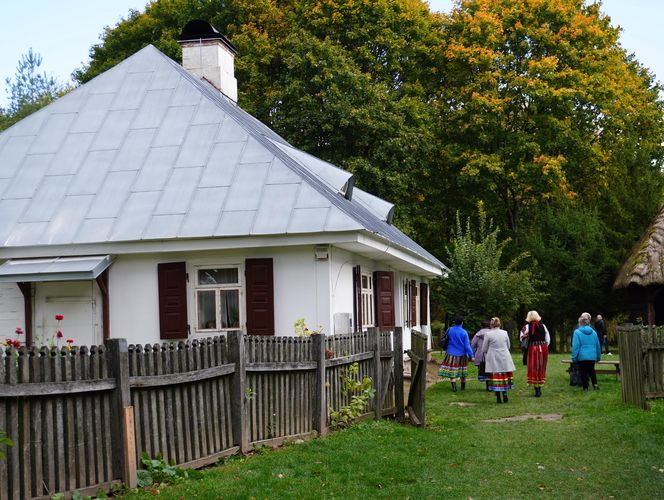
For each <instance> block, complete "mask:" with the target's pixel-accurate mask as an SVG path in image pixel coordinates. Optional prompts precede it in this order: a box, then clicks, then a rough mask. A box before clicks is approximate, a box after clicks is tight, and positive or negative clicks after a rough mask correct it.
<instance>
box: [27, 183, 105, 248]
mask: <svg viewBox="0 0 664 500" xmlns="http://www.w3.org/2000/svg"><path fill="white" fill-rule="evenodd" d="M92 199H93V196H91V195H85V196H65V197H64V199H63V200H62V202H61V203H60V204H59V206H58V208H57V210H56V212H55V214H54V215H53V217H51V220H50V222H49V223H48V226H46V230H45V231H44V232H43V233H42V236H41V238H40V240H39V243H40V244H41V245H58V244H66V243H70V242H71V241H72V240H73V239H74V236H75V235H76V232H77V230H78V228H79V226H80V225H81V222H83V218H84V216H85V214H86V212H87V210H88V207H89V206H90V203H91V202H92Z"/></svg>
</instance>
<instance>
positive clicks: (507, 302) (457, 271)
mask: <svg viewBox="0 0 664 500" xmlns="http://www.w3.org/2000/svg"><path fill="white" fill-rule="evenodd" d="M509 241H510V240H509V238H508V239H502V240H501V239H500V230H499V228H496V227H493V224H492V222H491V221H488V222H487V219H486V215H485V214H484V213H483V211H482V209H481V208H480V213H479V223H478V228H477V230H474V229H473V227H472V224H471V221H470V218H468V219H467V220H466V224H465V226H464V225H462V223H461V219H460V216H459V214H458V213H457V220H456V231H455V233H454V237H453V238H452V243H451V244H450V247H449V248H448V250H447V255H448V256H447V263H448V266H449V268H450V272H449V274H448V276H447V277H445V278H444V279H441V280H439V281H438V282H437V283H436V285H435V290H436V293H437V294H438V296H439V298H440V300H441V303H442V304H443V306H444V307H445V309H446V310H447V311H449V312H451V313H455V314H456V313H461V314H463V316H464V317H465V323H464V324H465V325H467V326H468V327H469V328H470V329H473V328H476V327H479V325H480V323H481V321H482V320H483V319H485V318H489V317H492V316H499V317H500V318H501V319H502V320H503V321H506V320H509V319H511V318H513V317H514V315H515V314H516V312H517V310H518V309H519V307H520V306H521V305H522V304H532V303H535V302H536V301H538V300H541V298H542V297H543V295H544V294H543V293H542V292H541V287H540V286H539V281H538V280H537V279H536V277H535V275H534V273H533V272H532V271H531V270H528V269H522V268H521V267H523V264H524V263H525V261H526V259H527V258H528V255H527V254H521V255H519V256H517V257H514V258H512V259H509V261H508V262H503V261H504V260H505V259H504V258H503V252H504V250H505V246H506V245H507V244H508V243H509Z"/></svg>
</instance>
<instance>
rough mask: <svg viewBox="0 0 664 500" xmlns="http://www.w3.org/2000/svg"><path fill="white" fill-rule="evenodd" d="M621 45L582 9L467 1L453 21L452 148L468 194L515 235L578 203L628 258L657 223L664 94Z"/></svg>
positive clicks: (559, 2)
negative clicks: (548, 208) (546, 211)
mask: <svg viewBox="0 0 664 500" xmlns="http://www.w3.org/2000/svg"><path fill="white" fill-rule="evenodd" d="M618 35H619V30H618V29H617V28H615V27H613V26H611V23H610V19H609V18H608V17H607V16H605V15H603V14H602V13H601V11H600V5H599V4H597V3H591V4H588V3H587V2H585V1H584V0H462V1H460V2H459V3H458V4H457V5H456V7H455V8H454V9H453V11H452V13H451V14H450V16H449V18H448V20H447V22H446V25H445V38H446V49H445V64H446V67H447V71H445V75H447V77H448V80H447V81H446V82H445V84H444V86H443V87H442V88H441V93H442V99H440V100H439V101H438V102H439V104H440V110H441V116H440V118H441V129H440V130H441V132H442V134H443V142H445V143H446V144H448V146H447V148H448V149H449V150H450V151H452V152H453V154H452V155H450V156H451V157H452V158H453V161H454V163H455V169H456V171H457V172H458V176H459V182H460V184H461V186H462V189H463V190H464V191H465V192H469V193H472V192H474V193H478V195H479V196H481V197H482V199H484V200H485V201H486V203H487V210H488V211H489V213H490V214H492V215H494V216H496V217H500V219H499V220H503V221H504V224H505V226H506V227H507V228H509V229H510V230H511V231H513V232H514V234H517V235H518V232H519V230H520V229H521V228H522V225H523V224H524V221H527V220H529V219H530V213H529V212H530V209H531V208H533V207H535V208H536V207H538V206H540V205H542V204H546V203H550V202H552V201H554V200H569V201H574V200H578V201H580V202H582V203H584V204H586V205H588V206H591V207H598V206H601V208H602V212H601V213H602V217H603V220H604V221H605V222H608V221H610V222H611V225H612V226H613V227H615V228H617V229H618V232H617V233H616V234H614V235H611V236H615V239H614V241H613V242H612V243H613V244H614V245H618V246H620V247H624V246H625V245H627V246H629V244H628V243H627V240H630V241H631V240H632V237H633V236H634V232H637V233H638V232H639V231H640V230H641V229H642V228H643V227H644V225H645V224H647V221H648V220H649V219H650V217H651V216H652V215H653V214H654V213H655V212H656V210H657V207H658V204H659V202H660V197H661V192H662V186H663V179H662V175H661V171H660V170H661V167H662V140H661V138H662V136H663V135H664V134H663V132H664V120H663V117H664V114H663V113H662V110H663V108H662V101H661V99H660V97H659V90H660V89H659V87H658V86H657V85H656V84H655V82H654V80H653V78H652V75H650V74H649V73H648V71H647V70H646V69H645V68H643V67H642V66H641V65H640V64H639V63H638V62H637V61H636V60H635V59H634V57H633V56H630V55H628V54H627V53H626V52H625V50H624V49H623V48H622V47H621V46H620V45H619V43H618ZM637 189H638V190H639V191H638V192H640V193H643V196H638V197H634V196H633V193H634V192H637V191H636V190H637ZM635 198H636V199H635ZM625 234H628V235H629V236H628V237H627V238H625V239H623V238H622V235H625Z"/></svg>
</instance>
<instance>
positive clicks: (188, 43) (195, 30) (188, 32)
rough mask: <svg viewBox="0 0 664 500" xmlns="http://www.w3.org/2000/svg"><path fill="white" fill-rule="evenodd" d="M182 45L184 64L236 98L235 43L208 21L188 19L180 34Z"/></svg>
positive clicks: (192, 72)
mask: <svg viewBox="0 0 664 500" xmlns="http://www.w3.org/2000/svg"><path fill="white" fill-rule="evenodd" d="M178 43H179V44H180V45H181V46H182V66H183V67H184V69H186V70H187V71H189V72H190V73H191V74H193V75H194V76H197V77H198V78H204V79H205V80H207V81H208V82H210V83H211V84H212V85H214V86H215V87H216V88H217V89H218V90H219V91H221V93H222V94H224V95H225V96H226V97H228V98H229V99H232V100H233V102H237V80H236V79H235V70H234V66H235V54H236V53H237V50H236V49H235V47H233V44H232V43H231V42H229V41H228V40H226V38H225V37H224V36H223V35H222V34H221V33H219V32H218V31H217V30H216V29H215V28H214V26H212V25H211V24H210V23H208V22H206V21H202V20H200V19H196V20H195V21H189V22H188V23H187V24H186V25H185V27H184V28H182V33H180V36H179V38H178Z"/></svg>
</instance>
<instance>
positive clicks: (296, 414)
mask: <svg viewBox="0 0 664 500" xmlns="http://www.w3.org/2000/svg"><path fill="white" fill-rule="evenodd" d="M401 336H402V330H401V328H396V329H395V331H394V332H379V331H378V330H377V329H370V331H369V332H365V333H356V334H351V335H341V336H331V337H326V336H324V335H313V336H311V337H306V338H299V337H255V336H244V335H242V333H241V332H231V333H229V334H228V335H227V336H222V337H215V338H209V339H204V340H194V341H191V342H179V343H165V344H155V345H144V346H141V345H127V343H126V341H125V340H124V339H111V340H109V341H107V342H106V344H105V345H104V346H96V347H94V346H93V347H91V348H90V349H88V348H87V347H81V348H80V349H79V348H73V349H71V350H69V349H66V348H62V349H51V350H49V349H47V348H41V349H35V348H30V349H27V348H25V347H21V348H20V349H19V350H18V351H15V350H10V349H7V350H5V351H0V431H1V430H6V432H7V437H9V438H10V439H11V440H12V441H13V442H14V446H12V447H8V448H6V449H2V450H0V451H4V452H5V453H6V454H7V457H6V459H5V460H0V500H6V499H7V500H8V499H23V498H49V497H50V496H51V495H53V494H55V493H58V492H64V493H66V494H67V495H70V494H71V493H72V492H73V491H79V492H80V493H81V494H83V495H90V494H95V493H96V492H97V491H98V490H99V489H103V490H109V489H110V488H111V487H112V485H114V484H120V483H124V484H126V485H128V486H134V485H135V484H136V468H137V464H138V466H139V467H140V463H141V462H140V458H141V456H142V454H143V452H145V453H147V454H148V455H149V456H151V457H155V456H157V455H161V456H163V458H164V459H165V460H167V461H169V462H175V463H176V464H178V465H180V466H183V467H201V466H204V465H206V464H210V463H215V462H216V461H218V460H219V459H220V458H221V457H224V456H227V455H232V454H236V453H247V452H249V451H250V450H251V449H252V447H254V446H260V445H278V444H281V443H282V442H284V441H285V440H289V439H298V438H307V437H311V436H313V435H323V434H325V433H326V432H327V431H328V426H329V418H328V411H329V409H330V408H332V409H336V410H338V409H339V408H340V407H341V406H344V405H346V404H348V403H349V401H350V398H351V396H352V395H351V394H345V393H344V392H343V390H342V384H341V378H340V376H341V373H342V371H343V370H346V369H347V368H348V366H349V365H351V364H352V363H358V366H359V376H361V377H362V376H369V377H371V378H372V380H373V387H374V389H375V391H376V396H375V398H374V400H373V401H372V402H371V404H370V407H369V408H368V409H367V414H366V415H365V416H369V415H371V416H375V417H376V418H380V417H382V416H393V417H395V418H397V419H399V420H403V418H404V405H403V347H402V337H401Z"/></svg>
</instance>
